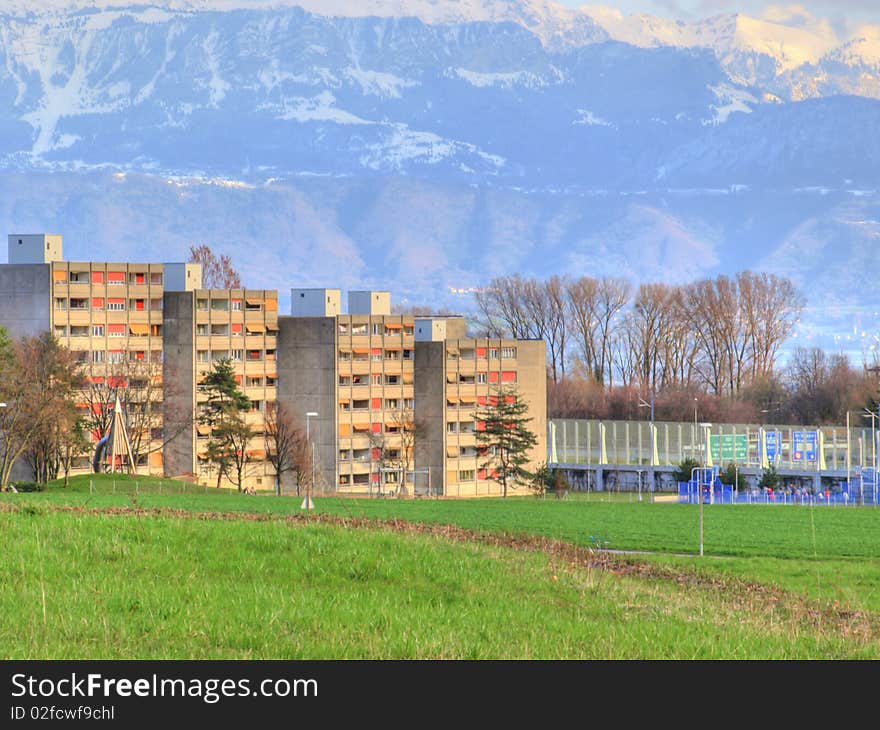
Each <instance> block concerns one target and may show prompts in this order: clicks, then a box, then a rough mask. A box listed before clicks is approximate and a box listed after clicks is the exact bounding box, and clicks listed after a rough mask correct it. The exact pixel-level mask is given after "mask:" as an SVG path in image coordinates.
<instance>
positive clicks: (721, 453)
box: [709, 433, 749, 462]
mask: <svg viewBox="0 0 880 730" xmlns="http://www.w3.org/2000/svg"><path fill="white" fill-rule="evenodd" d="M709 452H710V453H711V454H712V461H716V462H722V461H746V459H748V458H749V437H748V436H746V435H745V434H736V435H734V434H732V433H725V434H721V435H720V436H718V435H715V434H711V435H710V436H709Z"/></svg>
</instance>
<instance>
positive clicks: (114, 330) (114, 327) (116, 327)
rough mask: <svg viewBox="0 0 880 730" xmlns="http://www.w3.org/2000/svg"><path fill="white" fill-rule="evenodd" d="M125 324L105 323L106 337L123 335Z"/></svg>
mask: <svg viewBox="0 0 880 730" xmlns="http://www.w3.org/2000/svg"><path fill="white" fill-rule="evenodd" d="M125 329H126V327H125V325H124V324H108V325H107V336H108V337H125Z"/></svg>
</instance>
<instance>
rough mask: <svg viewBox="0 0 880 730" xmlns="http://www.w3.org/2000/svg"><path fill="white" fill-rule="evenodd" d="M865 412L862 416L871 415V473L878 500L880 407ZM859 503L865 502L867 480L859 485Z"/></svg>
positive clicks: (865, 409)
mask: <svg viewBox="0 0 880 730" xmlns="http://www.w3.org/2000/svg"><path fill="white" fill-rule="evenodd" d="M863 410H864V411H865V412H864V413H863V414H862V418H867V417H869V416H870V418H871V465H872V469H871V474H872V476H873V478H874V501H875V502H876V501H877V430H876V426H875V420H874V419H875V418H877V416H878V414H880V407H878V413H874V411H872V410H870V409H868V408H864V409H863ZM859 503H860V504H862V505H864V504H865V482H864V480H861V486H860V487H859Z"/></svg>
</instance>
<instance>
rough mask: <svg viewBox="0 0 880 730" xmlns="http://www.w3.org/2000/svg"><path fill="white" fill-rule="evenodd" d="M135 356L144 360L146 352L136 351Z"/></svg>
mask: <svg viewBox="0 0 880 730" xmlns="http://www.w3.org/2000/svg"><path fill="white" fill-rule="evenodd" d="M134 356H135V359H136V360H143V359H144V353H143V352H140V351H138V352H136V353H135V354H134Z"/></svg>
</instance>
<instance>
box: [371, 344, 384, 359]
mask: <svg viewBox="0 0 880 730" xmlns="http://www.w3.org/2000/svg"><path fill="white" fill-rule="evenodd" d="M370 359H371V360H378V361H380V362H381V360H382V348H381V347H374V348H373V349H372V351H371V352H370Z"/></svg>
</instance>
